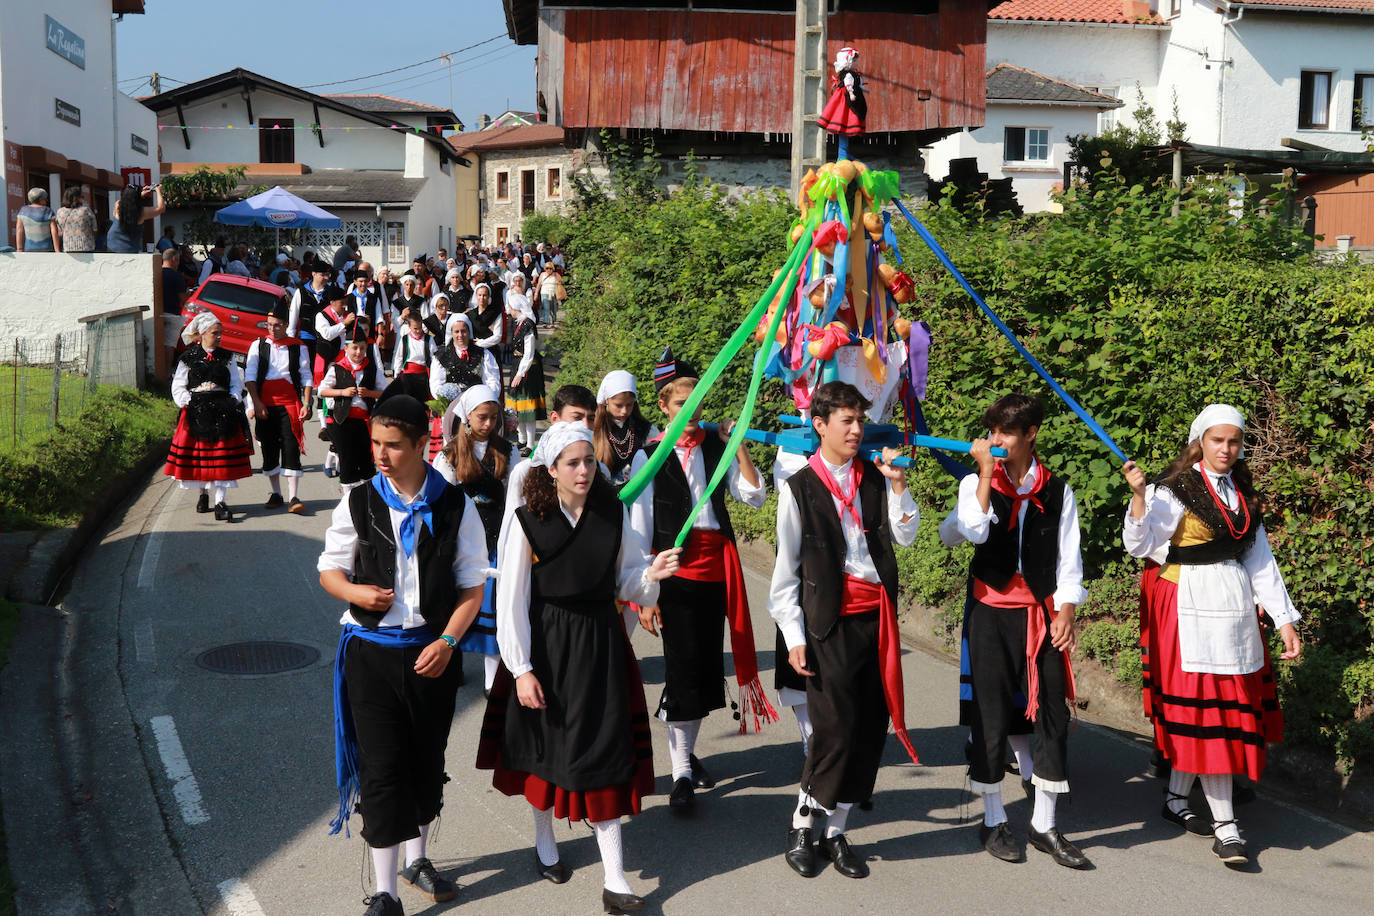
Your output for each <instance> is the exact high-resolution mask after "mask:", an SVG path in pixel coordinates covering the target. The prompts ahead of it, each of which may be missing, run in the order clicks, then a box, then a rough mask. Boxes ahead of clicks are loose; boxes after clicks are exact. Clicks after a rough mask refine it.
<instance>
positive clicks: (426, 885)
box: [401, 857, 458, 903]
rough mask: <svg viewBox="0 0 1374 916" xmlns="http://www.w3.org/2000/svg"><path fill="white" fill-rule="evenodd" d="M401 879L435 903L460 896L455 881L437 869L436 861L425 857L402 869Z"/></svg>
mask: <svg viewBox="0 0 1374 916" xmlns="http://www.w3.org/2000/svg"><path fill="white" fill-rule="evenodd" d="M401 880H402V881H404V882H405V883H406V884H409V885H410V886H411V887H413V888H415V889H416V890H417V891H419V892H420V893H422V894H424V895H425V896H426V897H428V898H429V899H430V900H433V901H434V902H435V903H444V902H446V901H448V900H452V899H453V898H454V897H456V896H458V892H457V890H455V889H454V887H453V882H452V881H450V880H448V879H447V878H444V877H442V876H441V875H440V874H439V872H438V871H437V870H435V868H434V863H433V862H431V861H429V859H426V858H423V857H421V858H419V859H416V860H415V861H414V862H411V863H410V864H409V865H407V866H406V867H405V868H403V869H401Z"/></svg>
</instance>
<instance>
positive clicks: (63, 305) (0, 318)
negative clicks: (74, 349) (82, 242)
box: [0, 252, 162, 352]
mask: <svg viewBox="0 0 1374 916" xmlns="http://www.w3.org/2000/svg"><path fill="white" fill-rule="evenodd" d="M155 266H156V268H157V269H158V270H160V269H161V266H162V264H161V260H160V259H159V258H158V257H157V256H156V255H151V254H45V253H41V252H10V253H4V254H0V352H4V348H5V347H12V346H13V345H14V338H16V337H25V338H35V339H40V340H47V341H49V342H51V340H52V338H53V337H54V336H55V335H57V334H58V333H60V332H64V331H75V330H79V329H81V328H82V327H84V326H83V325H82V324H81V322H80V320H79V319H81V318H82V317H84V316H87V315H98V314H100V313H102V312H110V311H114V310H116V309H123V308H130V307H135V306H146V307H148V308H149V309H151V308H152V307H153V283H154V278H157V277H160V273H157V272H155V271H154V267H155ZM158 339H160V338H158Z"/></svg>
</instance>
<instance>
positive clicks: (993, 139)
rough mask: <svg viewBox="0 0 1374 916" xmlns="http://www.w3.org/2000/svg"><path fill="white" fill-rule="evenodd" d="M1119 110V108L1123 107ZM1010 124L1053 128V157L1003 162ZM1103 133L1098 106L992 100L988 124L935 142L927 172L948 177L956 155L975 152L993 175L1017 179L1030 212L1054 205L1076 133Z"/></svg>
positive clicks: (1015, 183) (1018, 192)
mask: <svg viewBox="0 0 1374 916" xmlns="http://www.w3.org/2000/svg"><path fill="white" fill-rule="evenodd" d="M1118 110H1119V109H1118ZM1006 127H1043V128H1048V129H1049V132H1050V135H1049V136H1050V157H1049V159H1048V160H1047V161H1046V162H1045V164H1044V165H1043V166H1042V165H1038V164H1037V165H1034V166H1029V165H1024V164H1008V163H1004V162H1003V161H1002V153H1003V145H1002V142H1003V136H1004V129H1005V128H1006ZM1096 132H1097V110H1096V109H1093V108H1065V107H1059V106H1050V105H999V104H996V103H989V105H988V107H987V116H986V123H985V124H984V125H983V126H982V127H979V128H976V129H974V130H971V131H963V132H961V133H958V134H954V135H953V136H951V137H946V138H945V139H943V140H940V141H939V142H937V143H935V144H933V145H932V146H931V147H930V148H929V149H928V150H927V151H926V153H925V157H926V174H927V175H929V176H930V177H931V178H932V179H936V180H940V179H943V178H944V177H945V176H946V175H947V174H948V173H949V163H950V160H951V159H961V158H967V157H969V156H973V157H975V158H977V160H978V168H979V170H980V171H983V172H987V174H988V178H990V179H991V178H1011V179H1012V188H1013V189H1014V190H1015V191H1016V197H1017V199H1018V200H1019V201H1020V202H1021V206H1022V207H1023V208H1025V210H1026V212H1028V213H1031V212H1038V211H1041V210H1048V209H1050V208H1051V201H1050V191H1051V190H1053V189H1054V188H1055V186H1057V185H1059V184H1060V183H1062V181H1063V178H1064V163H1065V162H1067V161H1068V158H1069V144H1068V143H1067V142H1066V141H1065V138H1066V137H1067V136H1069V135H1070V134H1083V133H1087V134H1094V133H1096Z"/></svg>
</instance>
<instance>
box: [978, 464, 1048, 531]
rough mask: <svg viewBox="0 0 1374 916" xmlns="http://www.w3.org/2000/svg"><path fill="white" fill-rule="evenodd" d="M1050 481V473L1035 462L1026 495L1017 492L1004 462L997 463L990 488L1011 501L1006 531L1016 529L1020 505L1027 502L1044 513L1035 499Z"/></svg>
mask: <svg viewBox="0 0 1374 916" xmlns="http://www.w3.org/2000/svg"><path fill="white" fill-rule="evenodd" d="M1049 479H1050V472H1049V471H1047V470H1046V469H1045V465H1044V464H1043V463H1042V462H1039V461H1037V462H1035V481H1034V482H1033V483H1032V484H1031V488H1030V490H1029V491H1028V492H1026V493H1019V492H1017V487H1016V484H1014V483H1012V480H1011V475H1010V474H1008V473H1007V464H1006V462H1005V461H999V462H997V469H996V470H994V471H993V472H992V488H993V489H994V490H996V491H997V492H998V493H1001V494H1002V495H1003V496H1005V497H1007V498H1008V499H1010V500H1011V524H1010V525H1009V526H1008V528H1007V530H1008V531H1014V530H1015V529H1016V520H1017V519H1018V518H1020V517H1021V504H1022V503H1024V502H1029V503H1030V504H1031V505H1033V506H1035V508H1037V509H1039V510H1040V511H1041V512H1044V511H1045V507H1044V505H1043V504H1042V503H1041V502H1040V500H1039V499H1037V498H1036V495H1035V494H1037V493H1039V492H1040V490H1041V488H1043V487H1044V486H1045V481H1047V480H1049Z"/></svg>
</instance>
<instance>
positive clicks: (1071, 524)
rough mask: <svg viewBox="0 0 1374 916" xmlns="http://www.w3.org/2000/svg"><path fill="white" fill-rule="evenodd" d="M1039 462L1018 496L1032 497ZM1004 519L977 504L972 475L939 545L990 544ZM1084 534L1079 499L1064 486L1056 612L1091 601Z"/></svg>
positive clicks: (1021, 517)
mask: <svg viewBox="0 0 1374 916" xmlns="http://www.w3.org/2000/svg"><path fill="white" fill-rule="evenodd" d="M1036 466H1037V465H1036V461H1035V459H1034V458H1032V459H1031V463H1030V467H1029V468H1027V470H1026V476H1025V477H1023V478H1021V483H1020V484H1019V485H1017V487H1016V492H1017V493H1029V492H1030V491H1031V488H1032V487H1033V486H1035V469H1036ZM1029 506H1030V500H1026V501H1025V502H1023V503H1021V509H1020V511H1019V512H1018V513H1017V516H1016V571H1017V572H1018V573H1019V572H1020V571H1021V535H1022V534H1024V533H1025V530H1026V509H1027V508H1028V507H1029ZM999 521H1001V519H999V518H998V517H997V512H996V511H995V510H994V509H993V507H992V503H991V502H989V503H988V511H987V512H984V511H983V507H982V506H980V505H979V504H978V475H977V474H969V475H968V476H966V477H965V478H964V479H963V480H961V481H959V502H958V503H957V504H956V505H955V507H954V511H953V512H951V513H950V514H949V516H948V517H946V518H945V520H944V522H942V523H941V524H940V541H941V542H942V543H943V544H944V545H945V546H946V547H958V546H959V545H960V544H962V543H964V542H965V541H968V542H969V543H970V544H982V543H984V542H986V541H987V539H988V534H989V533H990V532H991V531H992V525H993V523H994V522H999ZM1080 540H1081V533H1080V532H1079V530H1078V499H1077V498H1076V497H1075V496H1074V495H1073V490H1072V488H1070V487H1069V485H1068V484H1067V483H1066V484H1064V504H1063V505H1062V506H1060V508H1059V562H1058V564H1057V565H1056V567H1055V573H1054V575H1055V583H1056V586H1055V590H1054V608H1055V610H1058V609H1059V608H1060V607H1062V606H1063V605H1066V604H1072V605H1075V606H1077V605H1080V604H1082V603H1083V602H1084V601H1087V600H1088V592H1087V589H1085V588H1084V587H1083V556H1082V554H1081V553H1080V552H1079V541H1080Z"/></svg>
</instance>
